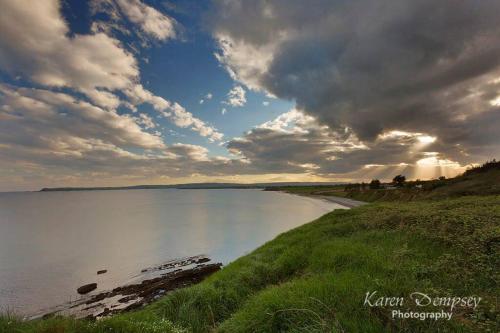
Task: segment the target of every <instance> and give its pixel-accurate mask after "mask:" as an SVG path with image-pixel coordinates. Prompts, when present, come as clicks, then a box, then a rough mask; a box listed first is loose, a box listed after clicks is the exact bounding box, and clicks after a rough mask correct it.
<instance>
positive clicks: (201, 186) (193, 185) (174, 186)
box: [39, 182, 344, 192]
mask: <svg viewBox="0 0 500 333" xmlns="http://www.w3.org/2000/svg"><path fill="white" fill-rule="evenodd" d="M342 184H344V183H339V182H277V183H253V184H240V183H189V184H170V185H134V186H102V187H44V188H42V189H41V190H40V191H39V192H58V191H59V192H60V191H111V190H157V189H168V188H172V189H225V188H232V189H251V188H257V189H258V188H262V189H264V188H266V187H283V186H332V185H342Z"/></svg>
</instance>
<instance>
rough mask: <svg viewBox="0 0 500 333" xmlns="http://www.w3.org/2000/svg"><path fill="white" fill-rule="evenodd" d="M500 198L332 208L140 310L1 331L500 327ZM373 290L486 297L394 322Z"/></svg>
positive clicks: (2, 320)
mask: <svg viewBox="0 0 500 333" xmlns="http://www.w3.org/2000/svg"><path fill="white" fill-rule="evenodd" d="M499 202H500V196H498V195H490V196H467V197H460V198H452V199H442V200H432V201H430V200H420V201H415V202H405V203H401V202H380V203H374V204H370V205H366V206H362V207H358V208H355V209H351V210H338V211H333V212H331V213H329V214H326V215H325V216H323V217H321V218H320V219H318V220H316V221H313V222H311V223H309V224H306V225H304V226H302V227H299V228H296V229H294V230H291V231H289V232H286V233H284V234H282V235H280V236H278V237H277V238H276V239H274V240H273V241H271V242H268V243H267V244H265V245H263V246H262V247H260V248H258V249H257V250H255V251H253V252H252V253H250V254H249V255H247V256H244V257H242V258H240V259H238V260H236V261H235V262H233V263H231V264H230V265H228V266H227V267H225V268H224V269H223V270H222V271H220V272H218V273H216V274H214V275H212V276H211V277H209V278H208V279H207V280H205V281H204V282H202V283H200V284H198V285H195V286H192V287H189V288H186V289H180V290H177V291H175V292H173V293H172V294H170V295H168V296H166V297H164V298H162V299H160V300H159V301H157V302H156V303H154V304H152V305H150V306H148V307H146V308H145V309H143V310H140V311H138V312H133V313H129V314H123V315H119V316H115V317H112V318H110V319H106V320H102V321H99V322H97V323H91V322H88V321H84V320H73V319H68V318H52V319H50V320H39V321H31V322H20V321H16V320H15V319H12V318H9V317H7V316H4V317H0V332H2V333H3V332H8V333H11V332H19V333H34V332H43V333H56V332H57V333H73V332H75V333H76V332H78V333H87V332H88V333H91V332H92V333H94V332H132V333H133V332H183V331H186V332H230V333H233V332H234V333H236V332H497V331H498V326H497V323H498V321H499V313H498V309H497V308H496V306H497V305H496V299H495V296H496V295H499V294H500V293H499V292H500V290H499V287H498V286H499V283H498V282H499V272H500V270H499V268H500V262H499V258H500V253H499V240H500V228H499V225H500V224H499V222H500V205H499V204H498V203H499ZM367 291H378V293H379V294H381V295H384V296H401V297H405V298H406V299H407V298H408V295H409V294H410V293H411V292H414V291H419V292H425V293H428V294H429V295H433V296H468V295H475V296H480V297H482V298H483V300H482V301H481V303H480V305H479V307H478V308H477V309H476V310H474V311H472V310H470V309H463V308H460V309H458V310H456V311H454V316H453V318H452V320H450V321H446V320H439V321H433V320H425V321H420V320H417V319H405V320H399V319H398V320H393V319H392V318H391V313H390V308H388V307H373V308H371V307H368V306H364V305H363V301H364V297H365V293H366V292H367ZM404 308H410V309H414V310H418V309H416V308H415V306H414V305H411V304H410V303H408V304H407V305H406V304H405V307H404ZM440 309H441V308H439V310H440ZM419 311H421V310H419ZM424 311H430V310H429V309H426V310H424ZM8 322H10V324H8Z"/></svg>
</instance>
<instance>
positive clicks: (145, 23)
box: [116, 0, 176, 40]
mask: <svg viewBox="0 0 500 333" xmlns="http://www.w3.org/2000/svg"><path fill="white" fill-rule="evenodd" d="M116 2H117V4H118V6H119V7H120V9H121V10H122V12H123V13H124V14H125V16H127V18H128V19H129V20H130V21H131V22H133V23H135V24H138V25H139V26H140V27H141V29H142V30H143V31H144V32H145V33H147V34H149V35H151V36H153V37H154V38H156V39H158V40H166V39H168V38H175V36H176V33H175V21H174V19H173V18H171V17H169V16H167V15H165V14H162V13H160V12H159V11H158V10H156V9H154V8H153V7H150V6H148V5H146V4H144V3H142V2H141V1H140V0H117V1H116Z"/></svg>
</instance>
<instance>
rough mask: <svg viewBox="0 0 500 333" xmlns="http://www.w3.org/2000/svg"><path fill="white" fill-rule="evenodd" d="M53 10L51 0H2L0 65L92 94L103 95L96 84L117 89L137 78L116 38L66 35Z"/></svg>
mask: <svg viewBox="0 0 500 333" xmlns="http://www.w3.org/2000/svg"><path fill="white" fill-rule="evenodd" d="M59 11H60V4H59V1H56V0H48V1H35V2H33V1H24V0H6V1H2V10H1V11H0V30H1V31H2V33H1V34H0V68H1V69H3V70H4V71H7V72H9V73H11V74H12V75H22V76H24V77H25V78H27V79H30V80H33V81H34V82H36V83H39V84H42V85H46V86H52V87H70V88H74V89H76V90H79V91H82V92H84V93H88V94H89V96H90V97H91V98H95V99H96V100H99V99H100V100H103V97H98V96H97V95H98V94H99V92H98V91H96V89H98V88H99V89H100V88H104V89H108V90H115V89H122V88H125V87H127V86H128V85H129V84H130V82H132V81H133V80H135V79H137V78H138V75H139V70H138V68H137V63H136V60H135V58H134V57H133V56H132V55H131V54H130V53H128V52H127V51H125V49H124V48H123V47H122V46H121V44H120V42H119V41H118V40H116V39H113V38H111V37H109V36H107V35H105V34H103V33H97V34H93V35H75V36H73V37H69V36H68V34H69V29H68V27H67V24H66V22H65V21H64V20H63V18H62V17H61V15H60V12H59ZM100 94H103V92H100ZM105 99H108V100H109V99H110V96H109V95H108V96H107V97H106V98H105ZM107 103H109V101H108V102H107Z"/></svg>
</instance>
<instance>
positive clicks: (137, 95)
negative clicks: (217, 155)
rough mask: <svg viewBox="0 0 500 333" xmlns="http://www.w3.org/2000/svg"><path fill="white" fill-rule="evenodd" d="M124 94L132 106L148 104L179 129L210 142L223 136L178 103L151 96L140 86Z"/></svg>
mask: <svg viewBox="0 0 500 333" xmlns="http://www.w3.org/2000/svg"><path fill="white" fill-rule="evenodd" d="M125 94H126V95H127V96H128V97H129V98H130V100H131V101H132V103H133V104H136V105H137V104H142V103H148V104H151V105H152V106H153V108H154V109H155V110H157V111H159V112H160V114H161V115H163V116H164V117H166V118H168V119H170V121H172V122H173V123H174V124H175V125H177V126H179V127H181V128H190V129H191V130H193V131H195V132H198V133H199V134H200V135H201V136H203V137H207V138H208V139H209V140H210V141H219V140H221V139H222V137H223V136H224V135H223V134H222V133H220V132H219V131H217V129H216V128H215V127H213V126H210V125H208V124H206V123H205V122H204V121H202V120H200V119H198V118H196V117H194V116H193V114H192V113H191V112H188V111H186V109H185V108H184V107H182V106H181V105H179V104H178V103H171V102H169V101H167V100H165V99H164V98H162V97H160V96H156V95H154V94H152V93H151V92H150V91H148V90H146V89H144V87H143V86H142V85H139V84H137V85H134V86H132V87H131V88H129V89H127V90H125Z"/></svg>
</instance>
